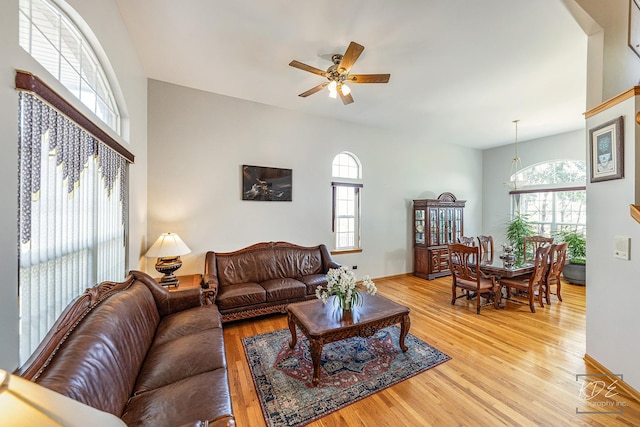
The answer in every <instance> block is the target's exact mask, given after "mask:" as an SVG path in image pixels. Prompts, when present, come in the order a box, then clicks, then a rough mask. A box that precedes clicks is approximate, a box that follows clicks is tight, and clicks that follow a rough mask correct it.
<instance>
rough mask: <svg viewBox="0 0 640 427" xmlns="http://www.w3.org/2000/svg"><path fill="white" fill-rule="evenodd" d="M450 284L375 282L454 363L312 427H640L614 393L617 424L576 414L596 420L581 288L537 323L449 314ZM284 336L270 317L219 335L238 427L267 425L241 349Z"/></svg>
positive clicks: (508, 315) (634, 405)
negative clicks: (257, 338) (258, 338)
mask: <svg viewBox="0 0 640 427" xmlns="http://www.w3.org/2000/svg"><path fill="white" fill-rule="evenodd" d="M450 283H451V279H450V278H448V277H445V278H442V279H437V280H432V281H427V280H423V279H419V278H416V277H413V276H403V277H400V278H392V279H379V280H376V285H377V286H378V291H379V293H380V294H381V295H383V296H386V297H388V298H390V299H392V300H394V301H397V302H399V303H402V304H404V305H407V306H409V307H410V308H411V329H410V333H411V334H413V335H415V336H416V337H418V338H420V339H422V340H424V341H426V342H428V343H429V344H431V345H433V346H434V347H436V348H438V349H439V350H440V351H443V352H444V353H446V354H448V355H449V356H451V357H452V360H450V361H448V362H445V363H443V364H441V365H439V366H436V367H434V368H432V369H430V370H428V371H426V372H423V373H421V374H419V375H417V376H415V377H413V378H410V379H408V380H406V381H403V382H401V383H399V384H396V385H395V386H393V387H390V388H388V389H386V390H383V391H381V392H378V393H376V394H374V395H373V396H371V397H368V398H366V399H364V400H361V401H359V402H357V403H354V404H352V405H350V406H347V407H346V408H344V409H342V410H340V411H337V412H334V413H332V414H329V415H327V416H326V417H324V418H322V419H320V420H318V421H316V422H315V423H313V424H310V425H311V426H332V427H333V426H394V427H400V426H428V425H437V426H456V425H458V426H499V425H504V426H517V425H522V426H532V425H537V426H578V425H593V426H618V425H635V426H637V425H640V403H638V402H637V401H635V400H633V399H632V398H631V397H629V396H627V395H625V394H624V391H623V390H620V389H619V388H617V389H616V390H615V392H618V393H619V394H618V396H615V397H614V398H613V400H615V401H618V402H620V403H617V404H616V405H625V406H617V407H614V408H613V409H610V410H611V411H619V410H620V409H623V413H622V414H619V415H613V414H577V413H576V410H577V409H578V410H579V411H585V410H586V411H592V410H597V409H595V407H593V406H588V407H587V406H585V405H586V400H585V398H584V396H583V397H580V387H581V384H582V381H577V380H576V375H577V374H585V373H595V371H594V369H593V368H591V367H590V366H588V365H587V364H586V363H585V362H584V360H583V357H584V353H585V288H584V287H580V286H574V285H569V284H565V285H564V286H563V299H564V301H563V302H558V300H557V299H556V298H555V296H553V297H552V298H553V299H552V304H551V305H546V304H545V307H544V308H539V307H537V309H536V313H535V314H534V313H531V312H530V311H529V306H528V305H518V304H515V303H510V302H507V306H506V308H505V309H503V310H495V309H494V308H493V307H491V306H489V307H484V308H483V309H482V311H481V314H480V315H477V314H476V313H475V301H467V300H466V299H464V298H463V299H459V300H458V301H457V302H456V304H455V305H454V306H452V305H451V286H450ZM286 326H287V321H286V316H285V315H274V316H268V317H264V318H261V319H257V320H250V321H243V322H237V323H231V324H226V325H225V327H224V329H225V330H224V336H225V342H226V349H227V360H228V363H229V376H230V382H231V396H232V402H233V408H234V412H235V416H236V420H237V423H238V426H240V427H258V426H264V425H265V423H264V419H263V417H262V412H261V409H260V403H259V402H258V398H257V396H256V392H255V388H254V385H253V382H252V379H251V374H250V372H249V367H248V365H247V362H246V358H245V355H244V350H243V347H242V343H241V341H240V339H241V338H242V337H245V336H250V335H255V334H258V333H262V332H268V331H271V330H276V329H282V328H285V327H286ZM620 351H624V349H620ZM623 374H624V373H623ZM581 378H582V377H581ZM604 394H605V393H604V392H603V393H601V395H600V396H599V397H602V396H603V395H604ZM606 400H607V401H610V400H609V399H608V398H607V399H606ZM592 408H593V409H592Z"/></svg>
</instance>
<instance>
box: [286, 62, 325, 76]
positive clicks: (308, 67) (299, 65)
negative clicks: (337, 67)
mask: <svg viewBox="0 0 640 427" xmlns="http://www.w3.org/2000/svg"><path fill="white" fill-rule="evenodd" d="M289 65H290V66H292V67H294V68H299V69H301V70H302V71H308V72H310V73H313V74H317V75H319V76H322V77H326V76H327V72H326V71H322V70H321V69H319V68H316V67H312V66H311V65H307V64H303V63H302V62H300V61H296V60H295V59H294V60H293V61H291V62H290V63H289Z"/></svg>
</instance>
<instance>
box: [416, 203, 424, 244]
mask: <svg viewBox="0 0 640 427" xmlns="http://www.w3.org/2000/svg"><path fill="white" fill-rule="evenodd" d="M414 221H415V224H414V227H415V230H414V233H415V236H416V243H417V244H420V245H424V242H425V215H424V209H416V210H415V220H414Z"/></svg>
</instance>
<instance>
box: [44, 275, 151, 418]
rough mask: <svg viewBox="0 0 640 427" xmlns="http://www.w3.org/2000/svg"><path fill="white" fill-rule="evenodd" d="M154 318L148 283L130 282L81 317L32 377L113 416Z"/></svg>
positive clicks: (147, 340)
mask: <svg viewBox="0 0 640 427" xmlns="http://www.w3.org/2000/svg"><path fill="white" fill-rule="evenodd" d="M159 320H160V315H159V314H158V309H157V307H156V303H155V300H154V299H153V296H152V294H151V292H150V291H149V289H148V288H147V287H146V286H145V285H144V284H142V283H141V282H138V281H135V282H133V284H132V285H131V287H130V289H128V290H127V291H126V292H117V293H115V294H113V295H111V296H109V297H107V298H105V300H104V301H102V302H101V303H100V304H99V305H97V306H96V307H95V308H94V309H93V310H91V311H90V312H89V313H88V314H87V315H86V316H85V317H84V318H83V319H82V322H81V323H80V324H79V325H78V326H77V328H76V329H75V330H74V331H73V334H72V336H71V337H70V338H69V339H68V340H67V341H66V342H64V343H63V344H62V347H61V348H60V350H59V351H58V353H57V354H56V357H55V358H53V359H52V360H51V363H50V364H49V366H48V367H47V369H46V370H45V371H44V372H43V373H42V375H41V376H40V377H39V378H38V379H37V381H36V382H37V383H38V384H40V385H42V386H44V387H47V388H49V389H51V390H54V391H57V392H58V393H60V394H64V395H65V396H68V397H70V398H72V399H75V400H77V401H79V402H82V403H85V404H87V405H89V406H92V407H94V408H97V409H100V410H102V411H105V412H109V413H111V414H113V415H116V416H118V417H119V416H120V415H121V414H122V411H123V410H124V407H125V404H126V403H127V400H128V399H129V397H130V396H131V392H132V391H133V387H134V385H135V382H136V377H137V376H138V373H139V371H140V367H141V366H142V362H143V360H144V358H145V355H146V354H147V350H148V349H149V347H150V346H151V342H152V340H153V336H154V334H155V331H156V327H157V325H158V322H159Z"/></svg>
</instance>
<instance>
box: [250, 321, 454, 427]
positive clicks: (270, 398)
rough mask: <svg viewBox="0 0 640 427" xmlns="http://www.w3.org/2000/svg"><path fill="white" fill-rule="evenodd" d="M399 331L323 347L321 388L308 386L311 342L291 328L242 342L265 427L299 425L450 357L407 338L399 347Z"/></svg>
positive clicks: (394, 329) (386, 330) (390, 329)
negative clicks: (404, 347) (403, 347)
mask: <svg viewBox="0 0 640 427" xmlns="http://www.w3.org/2000/svg"><path fill="white" fill-rule="evenodd" d="M399 335H400V328H399V327H398V326H389V327H387V328H384V329H381V330H379V331H378V332H377V333H376V334H375V335H373V336H371V337H368V338H359V337H358V338H349V339H346V340H343V341H338V342H334V343H331V344H326V345H324V346H323V348H322V359H321V373H320V384H318V386H317V387H313V386H312V385H311V377H312V374H313V365H312V363H311V354H310V352H309V340H307V338H306V337H305V336H304V335H302V333H300V331H298V343H297V345H296V348H294V349H293V350H291V349H289V341H290V339H291V333H290V332H289V329H281V330H278V331H274V332H268V333H265V334H260V335H255V336H252V337H247V338H243V339H242V344H243V346H244V351H245V354H246V356H247V361H248V362H249V367H250V368H251V374H252V376H253V382H254V384H255V387H256V391H257V393H258V398H259V399H260V404H261V406H262V414H263V415H264V419H265V421H266V423H267V425H268V426H269V427H285V426H286V427H292V426H303V425H305V424H308V423H310V422H312V421H315V420H317V419H318V418H321V417H323V416H325V415H327V414H329V413H331V412H334V411H337V410H338V409H341V408H344V407H345V406H347V405H349V404H351V403H354V402H356V401H358V400H360V399H364V398H365V397H367V396H370V395H372V394H374V393H376V392H378V391H380V390H383V389H385V388H387V387H390V386H392V385H394V384H397V383H399V382H400V381H403V380H405V379H407V378H410V377H412V376H414V375H416V374H419V373H421V372H424V371H426V370H427V369H429V368H433V367H434V366H436V365H439V364H440V363H443V362H446V361H447V360H449V359H450V357H449V356H447V355H446V354H444V353H442V352H441V351H439V350H437V349H436V348H434V347H431V346H430V345H429V344H427V343H425V342H423V341H421V340H419V339H418V338H416V337H414V336H413V335H411V334H408V335H407V337H406V338H405V344H406V345H407V347H408V348H409V349H408V350H407V351H406V352H405V353H403V352H402V351H401V350H400V348H399V346H398V337H399Z"/></svg>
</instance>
